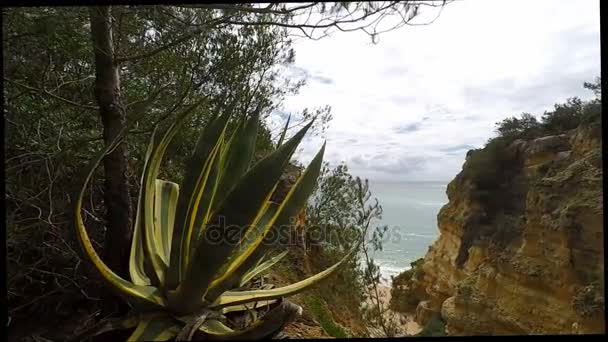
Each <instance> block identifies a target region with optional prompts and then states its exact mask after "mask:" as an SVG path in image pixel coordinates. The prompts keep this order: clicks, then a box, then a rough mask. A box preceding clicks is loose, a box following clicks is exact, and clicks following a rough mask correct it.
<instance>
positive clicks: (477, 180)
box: [393, 123, 605, 335]
mask: <svg viewBox="0 0 608 342" xmlns="http://www.w3.org/2000/svg"><path fill="white" fill-rule="evenodd" d="M501 143H502V144H503V145H502V146H501ZM447 195H448V198H449V203H448V204H446V205H445V206H444V207H443V208H442V209H441V210H440V212H439V214H438V216H437V218H438V227H439V231H440V236H439V238H438V240H436V241H435V243H434V244H433V245H432V246H431V247H430V248H429V251H428V252H427V254H426V256H425V257H424V260H423V261H421V262H420V263H419V264H417V265H413V266H416V267H415V268H414V269H413V270H412V271H410V272H409V273H408V274H404V275H403V276H401V277H400V278H399V277H398V278H396V279H395V282H394V284H395V285H394V286H395V288H394V290H393V291H395V292H398V291H401V297H400V298H401V300H402V301H404V302H403V303H401V304H403V305H404V306H406V307H407V306H409V309H410V310H414V308H415V312H416V320H417V321H418V322H419V323H420V324H426V323H428V322H429V321H431V320H432V319H433V317H438V315H441V319H442V320H443V321H445V322H446V331H447V333H448V334H449V335H485V334H488V335H500V334H563V333H575V334H579V333H580V334H582V333H603V332H604V331H605V324H604V273H603V272H604V249H603V242H604V237H603V210H602V209H603V198H602V153H601V126H600V124H599V123H594V124H586V125H582V126H579V127H578V128H576V129H573V130H570V131H567V132H564V134H561V135H554V136H546V137H541V138H537V139H530V140H521V139H518V140H515V141H512V142H504V141H497V142H495V143H492V144H488V146H486V147H485V148H484V149H482V150H473V151H469V153H468V154H467V160H466V161H465V163H464V165H463V169H462V171H461V173H459V174H458V175H457V176H456V178H455V179H454V180H453V181H452V182H450V183H449V185H448V188H447ZM404 293H405V295H404ZM394 296H395V295H394Z"/></svg>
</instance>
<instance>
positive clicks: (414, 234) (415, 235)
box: [405, 233, 437, 239]
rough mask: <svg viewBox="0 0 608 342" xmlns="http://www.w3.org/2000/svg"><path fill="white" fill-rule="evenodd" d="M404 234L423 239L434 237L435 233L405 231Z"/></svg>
mask: <svg viewBox="0 0 608 342" xmlns="http://www.w3.org/2000/svg"><path fill="white" fill-rule="evenodd" d="M405 236H412V237H419V238H425V239H434V238H436V237H437V235H428V234H418V233H405Z"/></svg>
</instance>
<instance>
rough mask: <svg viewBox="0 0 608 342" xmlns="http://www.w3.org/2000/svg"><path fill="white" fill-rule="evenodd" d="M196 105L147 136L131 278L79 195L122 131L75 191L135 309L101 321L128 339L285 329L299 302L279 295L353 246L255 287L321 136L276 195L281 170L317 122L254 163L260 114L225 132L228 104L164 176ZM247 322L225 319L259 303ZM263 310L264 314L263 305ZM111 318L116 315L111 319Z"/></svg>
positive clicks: (110, 280)
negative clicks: (181, 173)
mask: <svg viewBox="0 0 608 342" xmlns="http://www.w3.org/2000/svg"><path fill="white" fill-rule="evenodd" d="M194 108H195V106H192V107H190V108H189V109H188V110H186V111H184V112H183V113H181V114H179V115H178V116H177V117H176V119H175V121H174V122H173V123H172V124H171V125H170V126H169V127H168V128H167V129H166V130H165V132H164V134H162V135H160V134H158V133H157V132H156V130H155V131H154V133H153V134H152V137H151V141H150V143H149V146H148V149H147V152H146V158H145V165H144V171H143V174H142V177H141V190H140V192H139V200H138V205H137V213H136V219H135V223H134V227H133V242H132V245H131V254H130V259H129V273H130V280H127V279H123V278H122V277H120V276H119V275H117V274H116V273H115V272H113V271H112V270H111V269H110V268H109V267H108V266H107V265H105V264H104V263H103V261H102V260H101V259H100V257H99V256H98V254H97V253H96V252H95V250H94V248H93V246H92V244H91V241H90V239H89V237H88V234H87V231H86V228H85V226H84V222H83V218H82V215H81V209H82V199H83V196H84V193H85V190H86V188H87V185H88V183H89V181H90V178H91V175H92V174H93V172H94V170H95V169H96V167H97V166H98V165H99V163H100V162H101V160H102V159H103V157H104V155H106V154H107V153H108V152H110V151H111V150H112V149H113V148H115V147H116V146H117V145H118V144H119V143H120V141H121V138H120V139H116V140H115V141H114V143H112V144H110V145H109V146H108V147H107V148H106V149H105V150H104V151H102V152H101V153H100V154H99V156H98V157H97V158H96V159H95V160H93V161H92V162H91V167H90V169H88V173H87V175H86V177H85V181H84V184H83V186H82V188H81V190H80V192H79V194H78V196H77V198H76V201H75V208H74V219H75V227H76V231H77V236H78V240H79V242H80V245H81V247H82V250H83V251H84V256H85V259H86V260H88V261H89V262H90V263H91V264H92V265H93V268H94V270H95V271H96V273H98V275H99V276H100V277H101V278H102V279H103V281H104V283H105V284H107V285H108V286H109V287H110V288H111V289H112V290H113V291H115V293H117V294H118V295H120V296H122V297H123V298H124V299H125V300H126V301H127V302H128V303H129V304H130V306H131V307H132V308H133V310H132V311H131V312H130V313H129V314H128V315H127V316H126V317H124V318H123V319H121V320H119V321H108V322H106V323H107V324H105V325H103V327H102V328H99V329H98V330H97V333H99V332H101V331H107V330H112V329H118V328H121V329H125V328H135V329H134V331H133V333H132V335H131V336H130V338H129V340H147V341H149V340H156V341H163V340H168V339H172V338H176V339H178V340H182V339H190V338H192V337H196V338H208V339H230V338H238V339H241V338H259V337H266V336H270V335H273V334H274V333H276V332H278V331H280V330H281V329H282V327H284V326H285V324H286V323H288V322H289V321H290V319H293V317H294V315H297V314H300V313H301V308H300V307H299V306H296V305H294V304H291V303H289V302H287V301H286V300H284V299H283V298H284V297H286V296H289V295H293V294H295V293H298V292H300V291H302V290H304V289H306V288H309V287H310V286H312V285H314V284H316V283H317V282H319V281H321V280H323V279H325V278H327V277H328V276H329V275H330V274H332V272H334V271H335V270H336V269H337V268H338V267H339V266H340V264H342V263H343V262H344V261H345V260H347V258H348V257H350V256H351V255H353V252H354V251H355V250H356V248H354V249H353V250H351V251H350V252H349V253H348V254H347V255H346V256H345V257H344V258H343V259H342V260H341V261H340V262H338V263H337V264H335V265H333V266H332V267H330V268H328V269H326V270H325V271H323V272H320V273H318V274H316V275H314V276H312V277H310V278H307V279H305V280H302V281H299V282H296V283H294V284H291V285H289V286H284V287H278V288H268V287H262V288H255V286H254V285H252V284H253V282H252V280H254V279H256V277H259V276H261V275H262V274H263V273H264V272H265V271H267V270H268V269H269V268H270V267H271V266H272V265H274V264H276V263H277V262H278V261H279V260H280V259H281V258H282V257H283V256H285V254H286V253H285V252H283V253H281V254H279V255H274V256H270V255H268V254H269V253H270V252H271V251H272V250H273V249H272V248H271V247H272V246H273V244H275V243H276V241H273V239H272V238H271V237H276V236H280V235H281V232H282V231H283V230H284V229H288V228H289V223H290V220H291V219H292V218H293V217H294V216H295V215H297V214H298V213H299V211H300V210H301V208H302V207H303V205H304V204H305V202H306V200H307V198H308V197H309V196H310V194H311V192H312V191H313V188H314V185H315V183H316V180H317V177H318V175H319V172H320V168H321V164H322V159H323V152H324V149H325V144H323V147H321V149H320V150H319V152H318V153H317V154H316V156H315V157H314V159H313V160H312V161H311V162H310V164H309V165H308V167H307V168H306V169H305V171H304V172H303V173H302V174H301V176H300V177H299V178H298V180H297V181H296V183H295V184H294V185H293V186H292V187H291V189H290V190H289V192H288V193H287V195H286V196H285V198H284V199H283V201H282V202H281V203H274V202H271V201H270V196H271V194H272V193H273V192H274V190H275V188H276V186H277V184H278V182H279V178H280V176H281V174H282V172H283V170H284V168H285V167H286V165H287V163H288V162H289V160H290V158H291V156H292V155H293V153H294V151H295V150H296V147H297V146H298V144H299V143H300V142H301V140H302V138H303V137H304V135H305V134H306V132H307V131H308V129H309V128H310V126H311V124H312V122H310V123H309V124H308V125H306V126H305V127H304V128H302V129H301V130H300V131H299V132H297V133H296V134H295V135H294V136H293V137H292V138H291V139H289V140H288V141H286V142H284V143H283V140H284V138H285V132H286V129H287V126H286V127H285V129H284V130H283V132H282V134H281V138H280V141H279V146H278V147H277V149H276V150H275V151H273V152H272V153H270V154H269V155H268V156H266V157H265V158H264V159H262V160H260V161H259V162H257V163H255V165H253V166H251V165H250V164H251V163H252V156H253V151H254V146H255V141H256V135H257V131H258V125H259V124H258V121H259V117H258V116H259V115H258V114H252V115H250V116H249V118H244V117H243V118H241V119H239V120H238V123H237V126H236V129H235V130H234V132H233V133H232V135H231V136H230V137H227V133H226V127H227V124H228V122H229V119H230V114H229V113H226V114H222V115H215V116H214V118H213V119H212V120H211V121H210V123H209V124H208V125H206V127H205V128H204V129H203V130H202V132H201V135H200V138H199V140H198V142H197V144H196V147H195V150H194V152H193V154H192V156H191V159H190V161H189V163H188V165H186V170H185V177H184V180H183V183H182V184H181V186H180V185H178V184H176V183H173V182H171V181H168V180H162V179H158V178H157V176H158V174H159V167H160V164H161V161H162V158H163V155H164V153H165V151H166V149H167V146H168V144H169V142H170V141H171V140H172V138H173V137H174V136H175V134H176V132H177V131H178V130H179V129H180V127H181V126H182V125H183V124H184V122H185V120H186V118H187V117H188V114H189V113H190V112H192V111H193V109H194ZM262 308H270V309H267V310H266V311H265V314H264V315H261V317H259V318H258V317H254V319H252V320H249V321H248V322H247V324H246V326H244V327H243V326H241V327H235V324H231V321H229V320H228V316H230V315H231V314H234V313H247V312H250V311H251V310H257V312H258V313H259V312H262V313H263V310H262ZM258 316H260V315H258ZM110 322H111V323H110Z"/></svg>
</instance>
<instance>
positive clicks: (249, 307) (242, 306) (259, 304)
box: [220, 299, 278, 314]
mask: <svg viewBox="0 0 608 342" xmlns="http://www.w3.org/2000/svg"><path fill="white" fill-rule="evenodd" d="M277 300H278V299H272V300H263V301H261V302H255V303H250V304H239V305H232V306H225V307H223V308H221V309H220V312H221V313H222V314H227V313H229V312H235V311H249V310H253V309H259V308H262V307H265V306H268V305H271V304H274V303H276V301H277Z"/></svg>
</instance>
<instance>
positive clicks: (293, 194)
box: [205, 144, 325, 300]
mask: <svg viewBox="0 0 608 342" xmlns="http://www.w3.org/2000/svg"><path fill="white" fill-rule="evenodd" d="M324 151H325V144H323V146H322V147H321V149H320V150H319V152H318V153H317V155H316V156H315V157H314V158H313V160H312V161H311V162H310V165H309V166H308V167H307V168H306V170H305V171H304V173H303V174H302V175H301V176H300V177H299V178H298V180H297V181H296V183H295V184H294V185H293V186H292V187H291V189H290V190H289V192H288V193H287V196H286V197H285V199H284V200H283V202H282V203H281V204H280V205H279V206H278V209H277V210H276V213H275V214H274V215H273V216H272V218H271V219H270V220H269V221H267V222H265V223H264V226H261V225H260V226H261V229H252V230H250V231H248V232H247V233H248V234H247V235H246V236H245V240H246V241H247V240H249V239H252V240H251V242H249V241H247V242H246V244H244V247H245V251H243V252H242V253H240V254H239V255H238V257H237V258H236V259H235V260H234V261H232V264H231V267H230V268H229V269H228V270H227V271H226V272H225V273H224V274H223V276H222V277H221V278H219V279H217V280H216V281H214V282H213V283H212V284H211V288H212V289H213V291H212V292H211V293H210V294H209V295H208V296H206V298H205V299H207V300H214V299H215V296H218V295H220V294H221V293H222V292H224V291H225V290H228V289H230V288H231V287H233V286H235V285H236V284H237V282H238V281H239V280H240V279H241V277H242V276H243V274H245V273H246V272H247V271H248V270H249V269H251V267H253V265H255V263H256V262H257V260H258V259H259V258H260V257H261V256H262V255H263V253H265V252H266V248H264V247H267V246H261V244H262V241H263V240H264V238H265V237H266V236H267V234H268V233H269V232H270V230H271V229H272V227H273V226H277V227H278V228H276V229H277V233H278V234H275V236H281V235H282V231H283V230H284V229H286V227H288V226H289V224H290V220H291V219H292V218H293V217H294V216H295V215H296V214H297V213H298V212H299V211H300V210H301V208H302V206H304V205H305V204H306V200H307V199H308V197H309V196H310V195H311V194H312V192H313V191H314V187H315V185H316V182H317V178H318V176H319V173H320V171H321V166H322V164H323V153H324ZM258 227H259V226H258ZM250 232H251V234H249V233H250Z"/></svg>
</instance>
